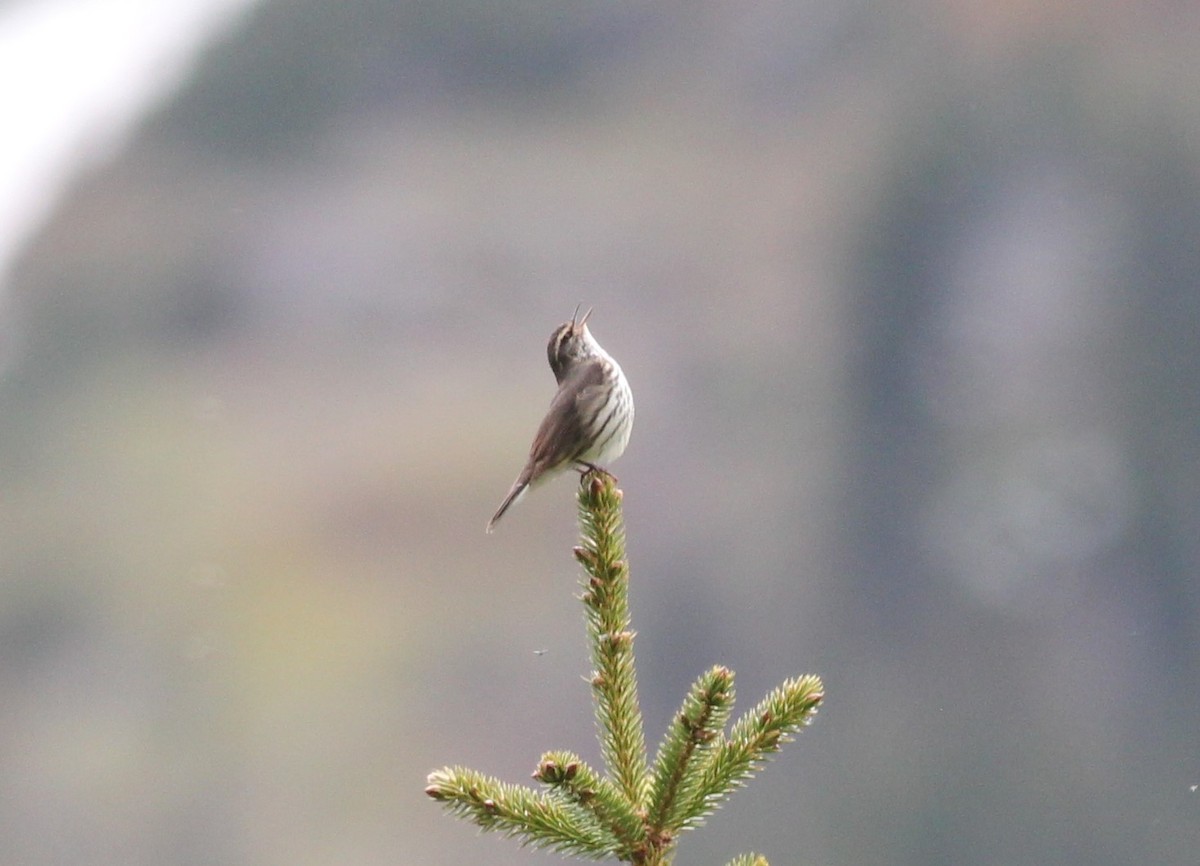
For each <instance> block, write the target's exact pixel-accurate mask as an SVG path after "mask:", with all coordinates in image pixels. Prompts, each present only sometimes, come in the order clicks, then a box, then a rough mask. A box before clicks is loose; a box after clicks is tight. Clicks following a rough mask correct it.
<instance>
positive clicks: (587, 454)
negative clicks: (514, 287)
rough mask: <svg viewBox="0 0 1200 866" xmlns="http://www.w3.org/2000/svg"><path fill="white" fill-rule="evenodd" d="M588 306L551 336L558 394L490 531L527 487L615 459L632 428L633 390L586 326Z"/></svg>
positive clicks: (548, 353)
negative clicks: (573, 468)
mask: <svg viewBox="0 0 1200 866" xmlns="http://www.w3.org/2000/svg"><path fill="white" fill-rule="evenodd" d="M591 314H592V311H591V310H588V311H587V313H585V314H584V316H583V318H582V319H580V318H579V307H576V308H575V315H574V316H572V317H571V321H569V322H565V323H563V324H561V325H559V326H558V328H557V329H556V330H555V331H554V333H553V334H551V335H550V343H549V344H548V345H547V346H546V356H547V357H548V358H549V359H550V369H551V370H553V371H554V378H555V379H557V380H558V393H556V394H555V395H554V399H553V400H551V401H550V409H549V410H548V411H547V412H546V417H545V418H543V419H542V424H541V426H540V427H538V430H537V433H536V434H535V435H534V437H533V445H532V446H531V447H530V449H529V460H528V461H527V462H526V463H525V468H524V469H522V470H521V474H520V475H518V476H517V480H516V481H514V482H513V486H512V489H511V490H509V491H508V495H507V496H505V497H504V501H503V502H501V503H500V507H499V508H497V509H496V513H495V514H494V515H492V519H491V520H489V521H488V525H487V531H488V532H491V531H492V528H493V527H494V526H495V525H496V521H498V520H499V519H500V518H501V517H503V516H504V512H506V511H507V510H508V509H509V506H511V505H512V504H513V503H514V502H516V501H517V500H518V499H520V498H521V497H522V496H523V495H525V491H526V490H528V489H529V488H530V487H534V486H536V485H537V484H540V483H541V482H543V481H545V480H546V479H547V478H550V477H552V476H553V475H556V474H558V473H559V472H561V471H563V470H564V469H566V468H568V467H572V466H573V467H575V468H576V469H579V470H586V469H597V468H600V467H602V466H604V465H605V464H608V463H611V462H612V461H614V460H616V459H617V458H618V457H620V456H621V454H622V453H623V452H624V451H625V446H626V445H628V444H629V433H630V431H631V430H632V429H633V392H631V391H630V390H629V383H628V382H627V381H626V380H625V374H624V373H623V372H622V371H621V365H620V364H618V363H617V362H616V361H614V360H613V357H612V355H610V354H608V352H606V351H604V349H603V348H602V347H601V346H600V344H599V343H597V342H596V338H595V337H593V336H592V334H591V332H590V331H588V327H587V321H588V316H590V315H591Z"/></svg>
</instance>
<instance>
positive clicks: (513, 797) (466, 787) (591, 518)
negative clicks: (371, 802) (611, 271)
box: [425, 469, 824, 866]
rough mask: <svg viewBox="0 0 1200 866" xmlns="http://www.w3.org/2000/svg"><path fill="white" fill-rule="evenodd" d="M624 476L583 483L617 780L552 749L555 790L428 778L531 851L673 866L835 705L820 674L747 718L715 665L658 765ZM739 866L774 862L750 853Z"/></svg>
mask: <svg viewBox="0 0 1200 866" xmlns="http://www.w3.org/2000/svg"><path fill="white" fill-rule="evenodd" d="M615 482H616V479H614V478H613V477H612V476H611V475H609V474H608V473H606V472H604V471H602V470H598V469H592V470H590V471H588V472H587V473H586V474H585V475H584V476H583V478H582V479H581V480H580V488H579V495H578V503H579V523H580V529H581V532H582V535H583V544H582V545H581V546H579V547H576V548H575V551H574V552H575V558H576V559H577V560H579V562H580V563H581V564H582V565H583V567H584V570H585V571H586V573H587V577H586V580H585V582H584V584H583V594H582V596H581V601H583V604H584V608H585V610H586V613H587V631H588V639H589V642H590V645H591V655H592V662H593V665H594V670H593V672H592V692H593V696H594V699H595V708H596V724H597V727H598V728H599V737H600V747H601V752H602V754H603V756H604V761H605V765H606V768H607V774H606V775H601V774H599V773H597V772H596V771H595V770H594V769H592V768H591V767H590V766H588V765H587V764H586V763H584V761H583V760H582V759H580V758H579V756H578V755H576V754H574V753H573V752H565V751H558V752H547V753H546V754H544V755H543V756H542V759H541V761H540V762H539V763H538V767H537V770H535V771H534V774H533V777H534V778H535V779H537V780H538V781H540V782H542V783H543V784H545V785H547V786H548V790H546V791H538V790H534V789H532V788H528V787H524V786H518V785H508V784H505V783H503V782H501V781H499V780H497V779H495V778H492V777H490V776H485V775H483V774H481V773H478V772H475V771H474V770H469V769H465V768H463V767H444V768H442V769H441V770H436V771H434V772H433V773H431V774H430V775H429V778H428V787H427V788H426V789H425V793H426V794H428V795H429V796H430V797H431V798H433V799H434V800H437V801H439V802H441V803H442V805H443V806H445V808H446V809H447V810H448V811H449V812H451V813H452V814H454V815H457V816H459V817H462V818H466V819H468V820H470V821H472V822H474V823H475V824H478V825H479V826H480V827H482V828H483V829H485V830H491V831H496V832H500V833H503V834H504V835H507V836H513V837H516V838H518V839H520V840H521V841H522V843H524V844H528V845H533V846H535V847H542V848H551V849H554V850H557V851H561V852H564V853H567V854H573V855H576V856H580V857H586V858H589V859H595V860H598V859H603V858H607V857H613V858H616V859H617V860H620V861H621V862H626V863H631V864H634V866H669V864H670V863H671V858H672V856H673V855H674V852H675V847H676V844H677V842H678V837H679V833H680V831H681V830H684V829H688V828H690V827H694V826H697V825H698V824H700V823H702V821H703V819H704V817H705V816H707V815H709V814H711V812H712V811H713V810H714V809H715V808H716V807H717V806H719V805H720V803H721V802H722V801H723V799H724V798H725V797H726V796H728V795H729V793H730V792H732V791H733V790H734V789H735V788H738V787H740V786H742V785H743V784H744V783H745V781H746V779H748V778H749V777H750V776H751V775H753V774H754V772H755V771H756V770H758V769H759V768H760V767H761V766H762V765H763V763H764V762H765V761H766V759H767V758H768V757H769V755H770V754H771V753H772V752H775V751H777V750H778V749H779V746H780V744H782V743H783V742H786V741H787V740H788V739H789V738H790V735H792V734H793V733H795V732H796V731H798V730H799V729H800V728H802V727H804V726H805V725H807V724H808V723H809V722H810V721H811V719H812V716H813V714H814V713H816V711H817V707H818V706H819V705H820V703H821V701H822V700H823V699H824V687H823V686H822V684H821V680H820V679H818V678H817V677H815V676H805V677H800V678H798V679H790V680H787V681H786V682H784V684H783V685H782V686H780V687H779V688H777V689H775V690H774V691H772V692H771V693H770V694H768V695H767V697H766V698H764V699H763V700H762V701H761V702H760V703H759V704H758V706H757V707H755V708H754V709H753V710H751V711H750V712H748V713H746V714H745V715H744V716H742V717H741V718H740V719H739V720H738V721H737V723H736V724H734V726H733V728H732V729H731V730H730V731H729V733H728V734H726V733H725V732H724V731H725V725H726V723H727V722H728V721H729V716H730V714H731V713H732V712H733V700H734V689H733V672H732V671H730V670H729V669H728V668H724V667H720V666H717V667H714V668H712V669H710V670H708V671H707V672H705V673H704V674H702V675H701V676H700V677H699V679H697V680H696V682H695V683H694V684H693V686H692V688H691V690H690V691H689V692H688V695H687V697H686V698H685V699H684V702H683V705H682V706H681V708H680V710H679V712H678V714H677V715H676V716H675V718H674V719H673V720H672V722H671V725H670V727H669V728H668V730H667V732H666V734H665V735H664V737H663V740H662V743H661V744H660V745H659V749H658V752H657V754H656V757H655V761H654V766H653V770H650V769H649V768H648V761H647V756H646V738H645V732H644V729H643V722H642V714H641V709H640V708H639V706H638V695H637V676H636V670H635V667H634V658H633V639H634V632H633V630H632V628H631V626H630V616H629V569H628V567H627V565H626V561H625V536H624V528H623V525H622V519H621V491H620V490H618V489H617V487H616V483H615ZM728 866H767V861H766V859H765V858H763V857H761V856H758V855H754V854H745V855H742V856H740V857H737V858H735V859H734V860H732V861H730V863H729V864H728Z"/></svg>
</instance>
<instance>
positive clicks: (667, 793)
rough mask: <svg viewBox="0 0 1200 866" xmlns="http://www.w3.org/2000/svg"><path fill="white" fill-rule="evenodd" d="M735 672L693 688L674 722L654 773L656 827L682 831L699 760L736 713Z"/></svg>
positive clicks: (712, 674)
mask: <svg viewBox="0 0 1200 866" xmlns="http://www.w3.org/2000/svg"><path fill="white" fill-rule="evenodd" d="M733 697H734V692H733V671H731V670H729V668H726V667H721V666H717V667H714V668H713V669H712V670H710V671H708V672H706V673H705V674H703V675H702V676H701V677H700V679H698V680H697V681H696V683H695V684H694V685H693V686H692V689H691V691H689V692H688V696H687V698H685V699H684V702H683V706H682V707H681V708H680V710H679V712H678V713H677V714H676V715H675V718H674V720H673V721H672V722H671V726H670V728H668V729H667V734H666V736H665V737H664V738H663V742H662V745H660V746H659V747H658V757H657V759H656V760H655V762H654V770H653V772H652V773H651V785H650V804H649V815H648V818H649V821H650V824H651V825H652V826H655V827H665V828H668V829H670V830H678V829H679V828H680V827H681V826H682V821H681V820H680V816H679V809H678V806H679V805H680V804H681V803H687V802H689V801H690V799H691V798H690V797H689V796H688V793H689V792H690V791H692V790H693V789H694V788H695V787H696V785H697V783H698V779H697V778H696V776H697V773H696V768H697V767H698V766H700V764H699V762H698V761H697V758H698V757H700V756H701V755H703V754H704V753H705V751H706V750H708V749H710V748H711V747H712V744H713V742H714V741H716V740H717V739H718V738H719V737H720V736H721V734H722V733H723V731H724V730H725V722H726V721H728V719H729V714H730V713H731V712H733Z"/></svg>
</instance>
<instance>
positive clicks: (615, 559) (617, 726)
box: [575, 470, 649, 808]
mask: <svg viewBox="0 0 1200 866" xmlns="http://www.w3.org/2000/svg"><path fill="white" fill-rule="evenodd" d="M578 498H579V525H580V528H581V530H582V532H583V545H582V546H580V547H576V548H575V558H576V559H577V560H579V563H580V564H581V565H582V566H583V568H584V570H585V571H586V572H587V574H588V579H587V581H586V583H585V584H584V591H583V595H582V597H581V600H582V601H583V604H584V607H585V608H586V610H587V626H588V638H589V643H590V644H591V647H592V663H593V664H594V665H595V670H594V671H593V673H592V693H593V695H594V696H595V700H596V721H597V724H598V725H599V728H600V731H599V733H600V749H601V752H602V754H603V755H604V761H605V764H606V765H607V767H608V769H609V772H610V773H612V775H613V776H614V777H615V779H616V782H617V785H618V787H619V788H620V789H621V791H622V792H623V793H624V794H625V796H626V797H627V798H628V800H629V802H630V803H631V804H633V806H634V807H635V808H641V807H642V806H643V805H644V803H645V798H646V789H647V786H648V780H649V776H648V773H647V770H646V735H645V731H644V728H643V723H642V711H641V708H640V706H639V705H638V695H637V671H636V669H635V668H634V661H633V638H634V632H633V630H632V629H631V628H630V617H629V566H628V564H627V563H626V561H625V529H624V526H623V525H622V521H621V491H620V490H618V489H617V486H616V484H615V480H614V479H613V477H612V476H611V475H609V474H608V473H607V472H603V471H600V470H591V471H589V472H588V473H587V474H585V475H584V476H583V478H582V479H581V481H580V485H579V497H578Z"/></svg>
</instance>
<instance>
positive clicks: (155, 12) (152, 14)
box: [0, 0, 257, 300]
mask: <svg viewBox="0 0 1200 866" xmlns="http://www.w3.org/2000/svg"><path fill="white" fill-rule="evenodd" d="M255 2H257V0H22V2H10V3H7V4H2V5H0V107H2V108H3V116H4V119H5V123H4V134H3V135H2V136H0V300H2V298H3V294H2V293H3V292H4V291H5V289H6V283H7V278H8V273H9V270H10V268H11V267H12V264H13V261H14V259H15V258H16V256H17V255H18V254H19V253H20V250H21V246H22V245H23V244H24V243H25V242H26V241H27V240H29V238H30V237H31V236H32V235H33V233H34V232H36V231H37V229H38V228H39V227H40V226H41V224H42V222H43V221H44V220H45V219H46V218H47V217H48V216H49V215H50V213H51V211H52V210H53V207H54V205H55V204H56V203H57V202H58V200H59V198H60V196H61V195H62V194H63V193H64V191H65V190H66V189H67V187H68V186H69V184H70V183H71V181H72V180H73V179H74V178H76V177H77V176H78V175H79V173H80V172H81V171H83V170H84V169H86V167H87V166H88V165H90V164H92V163H93V162H95V161H96V160H99V159H103V158H105V157H106V156H108V155H109V154H111V153H113V152H114V151H115V150H117V149H119V148H120V146H121V145H122V143H123V142H124V141H125V139H126V137H127V136H128V135H129V133H130V132H131V130H133V129H134V127H135V125H136V122H137V120H138V118H140V117H141V116H142V115H143V114H144V113H145V112H146V110H147V109H149V108H150V107H152V106H154V105H155V104H156V103H157V102H158V101H159V100H161V99H163V98H164V97H166V96H167V95H169V94H170V93H171V91H172V90H173V89H174V88H175V87H176V86H177V85H178V84H179V83H180V82H181V81H182V80H183V79H184V78H185V76H186V75H187V73H188V71H189V70H190V69H191V65H192V62H193V60H194V59H195V58H196V56H197V54H198V53H199V51H200V49H201V48H203V47H204V45H205V44H207V43H208V42H209V41H210V40H212V39H213V38H214V37H216V36H218V35H219V34H220V33H221V32H223V30H224V28H225V27H227V26H229V25H230V24H232V23H233V22H234V21H235V20H236V18H237V16H238V14H239V13H241V12H242V11H244V10H245V9H247V8H248V7H250V6H252V5H253V4H254V3H255Z"/></svg>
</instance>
